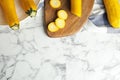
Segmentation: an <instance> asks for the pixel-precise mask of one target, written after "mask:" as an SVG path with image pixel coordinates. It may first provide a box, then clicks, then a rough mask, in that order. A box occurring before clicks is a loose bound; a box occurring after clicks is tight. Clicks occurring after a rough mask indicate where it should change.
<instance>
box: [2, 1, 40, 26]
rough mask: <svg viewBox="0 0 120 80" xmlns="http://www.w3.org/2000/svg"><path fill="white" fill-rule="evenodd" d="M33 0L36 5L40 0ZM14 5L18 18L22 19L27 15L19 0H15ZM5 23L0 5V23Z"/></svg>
mask: <svg viewBox="0 0 120 80" xmlns="http://www.w3.org/2000/svg"><path fill="white" fill-rule="evenodd" d="M34 1H35V3H36V4H37V5H38V3H39V1H40V0H34ZM15 7H16V12H17V15H18V17H19V20H23V19H24V18H26V17H27V16H28V15H26V13H25V12H24V10H23V9H22V7H21V5H20V2H19V0H15ZM6 24H7V22H6V20H5V16H4V13H3V11H2V9H1V7H0V25H6Z"/></svg>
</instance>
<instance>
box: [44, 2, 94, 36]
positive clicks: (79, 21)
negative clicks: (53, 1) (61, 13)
mask: <svg viewBox="0 0 120 80" xmlns="http://www.w3.org/2000/svg"><path fill="white" fill-rule="evenodd" d="M60 1H61V2H62V6H61V7H60V8H59V9H53V8H51V7H50V5H49V0H45V10H44V11H45V26H46V27H45V31H46V33H47V34H48V36H49V37H64V36H68V35H72V34H74V33H76V32H78V31H79V30H80V29H81V28H82V26H83V24H84V23H85V22H86V20H87V19H88V17H89V15H90V12H91V10H92V7H93V4H94V0H82V17H81V18H79V17H77V16H75V15H73V14H71V12H70V0H60ZM60 9H64V10H66V11H67V12H68V16H69V17H68V19H67V20H66V26H65V28H63V29H60V30H59V31H57V32H49V31H48V29H47V25H48V24H49V23H50V22H52V21H55V19H56V18H57V15H56V12H57V11H58V10H60Z"/></svg>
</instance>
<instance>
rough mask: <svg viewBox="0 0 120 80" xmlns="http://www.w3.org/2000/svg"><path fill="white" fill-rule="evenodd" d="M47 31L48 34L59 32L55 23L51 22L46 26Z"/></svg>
mask: <svg viewBox="0 0 120 80" xmlns="http://www.w3.org/2000/svg"><path fill="white" fill-rule="evenodd" d="M48 30H49V31H50V32H56V31H58V30H59V28H58V27H57V26H56V24H55V22H51V23H49V24H48Z"/></svg>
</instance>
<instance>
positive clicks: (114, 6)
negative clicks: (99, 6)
mask: <svg viewBox="0 0 120 80" xmlns="http://www.w3.org/2000/svg"><path fill="white" fill-rule="evenodd" d="M103 2H104V5H105V9H106V13H107V18H108V21H109V23H110V25H111V26H112V27H113V28H120V2H119V0H103Z"/></svg>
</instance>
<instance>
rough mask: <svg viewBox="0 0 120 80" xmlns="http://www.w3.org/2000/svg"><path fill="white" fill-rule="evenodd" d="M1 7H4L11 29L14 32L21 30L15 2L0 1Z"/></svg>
mask: <svg viewBox="0 0 120 80" xmlns="http://www.w3.org/2000/svg"><path fill="white" fill-rule="evenodd" d="M0 6H1V7H2V10H3V12H4V16H5V17H6V21H7V22H8V24H9V26H10V28H12V29H13V30H17V29H19V19H18V16H17V13H16V9H15V4H14V0H0Z"/></svg>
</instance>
